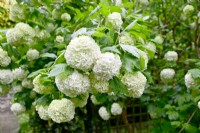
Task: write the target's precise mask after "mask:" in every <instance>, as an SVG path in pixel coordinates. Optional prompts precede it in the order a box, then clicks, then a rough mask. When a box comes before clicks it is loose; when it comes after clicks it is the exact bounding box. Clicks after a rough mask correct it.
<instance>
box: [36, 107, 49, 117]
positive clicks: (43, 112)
mask: <svg viewBox="0 0 200 133" xmlns="http://www.w3.org/2000/svg"><path fill="white" fill-rule="evenodd" d="M48 108H49V106H47V105H46V106H42V105H37V106H36V111H37V112H38V114H39V116H40V118H41V119H43V120H49V119H50V117H49V115H48Z"/></svg>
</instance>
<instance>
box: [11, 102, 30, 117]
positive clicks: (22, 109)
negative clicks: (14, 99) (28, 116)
mask: <svg viewBox="0 0 200 133" xmlns="http://www.w3.org/2000/svg"><path fill="white" fill-rule="evenodd" d="M10 110H11V111H12V112H13V113H14V114H15V115H19V114H21V113H23V112H25V111H26V108H25V107H24V105H22V104H20V103H14V104H12V105H11V107H10Z"/></svg>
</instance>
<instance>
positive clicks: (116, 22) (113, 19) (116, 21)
mask: <svg viewBox="0 0 200 133" xmlns="http://www.w3.org/2000/svg"><path fill="white" fill-rule="evenodd" d="M107 20H108V22H109V23H110V24H111V25H112V26H113V28H115V29H119V28H120V27H121V26H122V24H123V21H122V17H121V14H120V13H118V12H113V13H111V14H109V15H108V17H107Z"/></svg>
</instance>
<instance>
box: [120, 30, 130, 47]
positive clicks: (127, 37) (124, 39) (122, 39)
mask: <svg viewBox="0 0 200 133" xmlns="http://www.w3.org/2000/svg"><path fill="white" fill-rule="evenodd" d="M119 43H120V44H128V45H134V38H133V36H131V35H130V34H129V33H125V34H124V35H122V36H120V38H119Z"/></svg>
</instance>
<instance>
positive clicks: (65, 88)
mask: <svg viewBox="0 0 200 133" xmlns="http://www.w3.org/2000/svg"><path fill="white" fill-rule="evenodd" d="M55 82H56V86H57V87H58V89H59V91H61V92H63V93H64V94H65V95H66V96H69V97H76V96H77V95H80V94H83V93H85V92H87V91H88V90H89V88H90V80H89V78H88V76H87V75H84V74H81V73H79V72H78V71H74V72H73V73H72V74H71V75H69V76H68V75H66V74H65V73H61V74H59V75H58V76H56V78H55Z"/></svg>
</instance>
